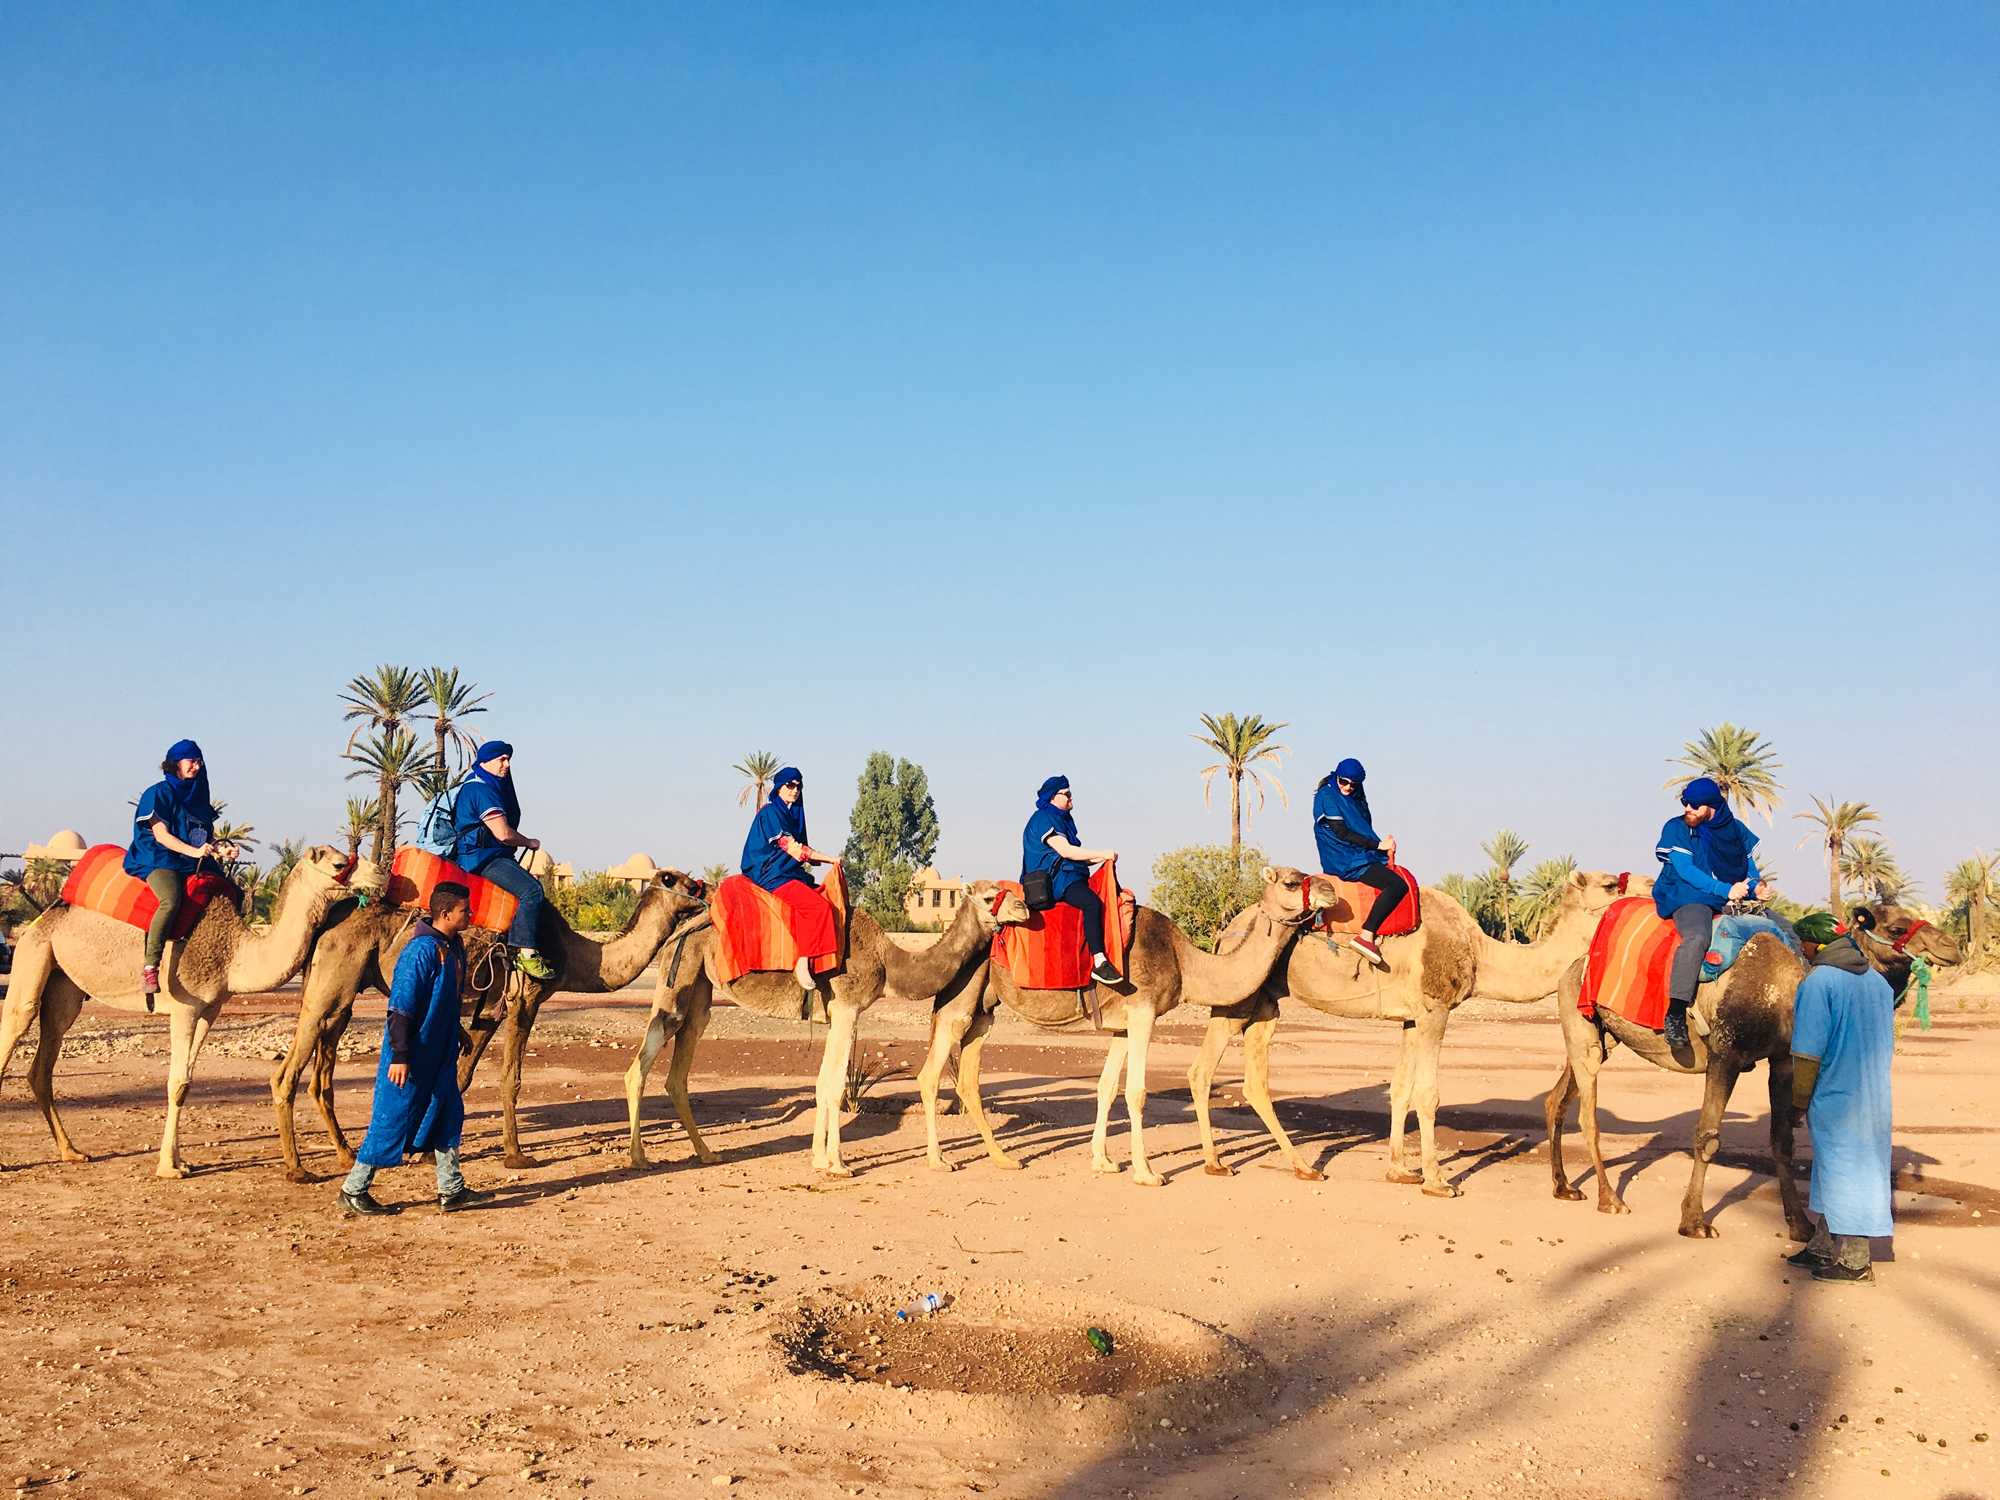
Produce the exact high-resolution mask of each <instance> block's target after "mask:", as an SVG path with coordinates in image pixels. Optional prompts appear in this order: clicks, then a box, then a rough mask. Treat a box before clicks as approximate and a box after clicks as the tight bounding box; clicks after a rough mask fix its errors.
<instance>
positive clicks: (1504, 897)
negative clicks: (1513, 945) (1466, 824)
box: [1479, 828, 1528, 941]
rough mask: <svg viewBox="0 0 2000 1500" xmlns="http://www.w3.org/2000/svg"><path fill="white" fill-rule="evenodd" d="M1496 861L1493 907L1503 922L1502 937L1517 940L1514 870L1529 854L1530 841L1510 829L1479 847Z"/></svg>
mask: <svg viewBox="0 0 2000 1500" xmlns="http://www.w3.org/2000/svg"><path fill="white" fill-rule="evenodd" d="M1479 847H1480V848H1481V849H1482V850H1483V851H1484V852H1485V854H1486V857H1487V858H1488V859H1490V860H1492V861H1493V869H1492V871H1491V872H1490V873H1489V874H1488V875H1487V877H1486V878H1487V879H1488V880H1490V881H1491V882H1492V884H1493V906H1494V910H1495V911H1496V913H1497V914H1498V915H1499V918H1500V936H1501V937H1503V938H1506V939H1509V940H1510V941H1511V940H1512V938H1513V936H1514V866H1516V865H1518V864H1519V863H1520V862H1521V861H1522V860H1523V859H1524V858H1526V857H1527V853H1528V841H1527V840H1526V839H1524V838H1522V837H1521V835H1520V834H1518V833H1516V832H1514V830H1513V829H1511V828H1503V829H1501V830H1500V831H1499V832H1498V833H1496V834H1494V835H1493V837H1492V838H1490V839H1488V840H1487V841H1486V842H1485V843H1483V844H1481V845H1480V846H1479Z"/></svg>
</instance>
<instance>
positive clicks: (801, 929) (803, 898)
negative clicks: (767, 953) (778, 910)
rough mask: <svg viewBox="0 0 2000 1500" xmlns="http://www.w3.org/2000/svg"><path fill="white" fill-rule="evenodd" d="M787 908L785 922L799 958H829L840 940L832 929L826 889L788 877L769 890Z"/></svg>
mask: <svg viewBox="0 0 2000 1500" xmlns="http://www.w3.org/2000/svg"><path fill="white" fill-rule="evenodd" d="M771 894H772V895H774V896H776V897H777V898H778V899H779V900H780V901H782V902H784V903H785V906H786V908H787V909H788V910H789V911H790V913H791V917H790V920H789V921H788V922H787V923H786V925H787V926H788V927H790V928H791V931H792V941H793V942H795V943H797V944H798V946H799V957H801V958H831V957H833V955H834V952H835V950H836V949H837V948H838V946H839V942H840V939H839V937H838V936H837V934H836V933H835V932H834V928H833V903H832V902H831V901H829V900H827V899H826V892H825V891H822V890H820V889H818V888H817V887H816V886H810V885H807V884H806V883H805V882H804V881H803V880H788V881H786V882H785V883H784V884H783V885H781V886H779V887H778V888H777V889H776V890H775V891H773V892H771Z"/></svg>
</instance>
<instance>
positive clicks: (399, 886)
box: [389, 844, 521, 932]
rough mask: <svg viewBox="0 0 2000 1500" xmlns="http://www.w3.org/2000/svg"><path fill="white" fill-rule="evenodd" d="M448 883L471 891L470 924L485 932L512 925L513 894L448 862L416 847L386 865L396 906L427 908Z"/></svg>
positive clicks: (410, 846) (516, 904)
mask: <svg viewBox="0 0 2000 1500" xmlns="http://www.w3.org/2000/svg"><path fill="white" fill-rule="evenodd" d="M447 880H455V881H457V882H458V883H459V884H460V885H462V886H464V887H465V888H466V889H467V890H469V891H470V892H472V925H473V926H474V927H483V928H485V929H486V931H488V932H505V931H506V930H507V929H508V928H509V927H510V926H512V925H513V921H514V913H515V912H516V911H517V910H519V909H520V905H521V902H520V898H519V897H517V896H516V895H515V894H514V893H513V892H512V891H510V890H507V889H505V888H504V887H502V886H498V885H495V884H494V883H493V882H492V881H490V880H483V879H481V878H480V877H479V876H477V875H468V874H466V872H465V871H463V870H461V869H460V868H459V867H458V866H457V865H455V864H453V863H452V862H451V861H450V860H448V859H441V858H439V857H438V856H437V855H435V854H432V853H431V852H430V851H429V850H427V849H420V848H418V847H417V846H416V845H415V844H404V845H403V846H402V847H401V848H399V849H397V850H396V858H395V860H394V861H393V862H392V863H391V864H390V866H389V901H390V904H392V905H395V906H414V907H428V906H429V905H430V901H431V892H432V891H434V890H436V889H437V888H438V887H439V886H440V885H442V884H443V883H444V882H445V881H447Z"/></svg>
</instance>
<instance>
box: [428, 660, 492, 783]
mask: <svg viewBox="0 0 2000 1500" xmlns="http://www.w3.org/2000/svg"><path fill="white" fill-rule="evenodd" d="M420 679H421V682H422V685H423V694H424V702H423V705H422V707H421V708H420V709H418V711H417V717H418V718H419V719H423V720H426V721H428V722H429V724H430V726H431V764H430V772H429V776H428V778H427V781H426V783H425V784H427V785H429V786H431V787H433V788H434V790H432V791H430V792H427V793H425V795H426V797H435V796H436V795H437V794H438V792H440V791H442V790H443V789H444V788H445V787H447V786H449V785H450V784H451V780H452V776H451V771H450V762H449V758H448V756H447V753H446V752H447V751H449V750H451V749H453V748H456V749H457V750H458V752H459V754H460V755H462V756H466V757H468V758H469V757H470V756H471V754H472V752H473V750H474V749H475V748H476V747H477V745H478V743H479V742H478V741H477V740H475V739H474V738H473V737H472V735H471V733H470V732H469V731H468V730H467V729H466V727H465V722H464V721H465V720H466V719H467V718H468V717H469V716H471V715H472V714H483V713H485V712H486V700H487V699H488V698H491V697H492V696H493V695H492V694H491V693H482V692H480V691H479V689H478V688H477V687H475V686H474V685H473V684H472V683H469V682H461V681H459V676H458V668H457V667H425V668H424V669H423V672H422V673H421V674H420Z"/></svg>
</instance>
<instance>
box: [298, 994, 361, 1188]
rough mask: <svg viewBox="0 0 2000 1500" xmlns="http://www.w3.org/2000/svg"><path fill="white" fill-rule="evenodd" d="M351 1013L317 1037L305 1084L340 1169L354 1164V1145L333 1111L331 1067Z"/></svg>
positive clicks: (333, 1065) (337, 1058)
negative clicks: (331, 1144) (314, 1052)
mask: <svg viewBox="0 0 2000 1500" xmlns="http://www.w3.org/2000/svg"><path fill="white" fill-rule="evenodd" d="M353 1014H354V1012H353V1011H352V1010H349V1011H346V1012H345V1013H343V1014H342V1016H341V1018H340V1021H339V1024H338V1025H336V1026H335V1027H334V1028H333V1030H332V1031H331V1032H329V1033H327V1034H325V1035H323V1036H322V1037H321V1038H320V1043H319V1051H318V1052H317V1053H316V1054H315V1055H314V1057H313V1069H312V1072H311V1074H310V1075H308V1079H307V1083H306V1087H307V1089H308V1090H309V1091H310V1092H311V1094H312V1101H313V1106H314V1107H315V1108H316V1109H318V1110H319V1118H320V1123H321V1124H323V1125H325V1126H326V1134H327V1138H328V1139H329V1140H331V1141H332V1142H333V1154H334V1159H335V1160H336V1161H338V1162H339V1163H340V1170H341V1171H343V1172H346V1171H350V1170H351V1169H352V1168H353V1166H354V1147H353V1146H351V1145H349V1144H348V1140H347V1132H346V1131H344V1130H342V1129H341V1128H340V1120H339V1118H338V1117H337V1116H336V1115H335V1113H334V1109H333V1070H334V1068H335V1066H336V1065H337V1064H338V1063H339V1062H340V1039H341V1037H343V1036H345V1035H346V1034H347V1023H348V1021H349V1019H350V1018H351V1017H352V1016H353Z"/></svg>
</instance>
